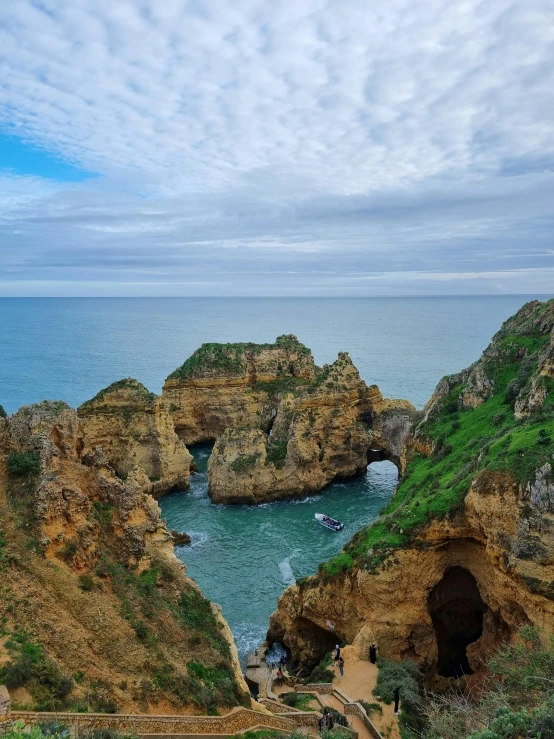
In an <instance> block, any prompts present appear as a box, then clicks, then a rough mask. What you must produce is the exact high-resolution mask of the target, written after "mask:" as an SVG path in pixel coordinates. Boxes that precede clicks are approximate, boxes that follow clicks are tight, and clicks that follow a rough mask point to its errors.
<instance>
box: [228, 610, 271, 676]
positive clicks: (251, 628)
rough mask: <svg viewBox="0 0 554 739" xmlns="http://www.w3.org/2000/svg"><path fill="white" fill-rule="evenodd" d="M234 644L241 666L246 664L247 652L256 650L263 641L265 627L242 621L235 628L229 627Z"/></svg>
mask: <svg viewBox="0 0 554 739" xmlns="http://www.w3.org/2000/svg"><path fill="white" fill-rule="evenodd" d="M231 631H232V632H233V636H234V637H235V644H236V645H237V651H238V653H239V657H240V661H241V664H243V666H244V663H245V662H246V655H247V654H248V652H250V651H253V650H254V649H257V648H258V647H259V646H260V644H262V643H263V641H264V640H265V635H266V627H265V626H262V625H260V624H255V623H251V622H248V621H242V622H241V623H239V624H236V626H232V627H231Z"/></svg>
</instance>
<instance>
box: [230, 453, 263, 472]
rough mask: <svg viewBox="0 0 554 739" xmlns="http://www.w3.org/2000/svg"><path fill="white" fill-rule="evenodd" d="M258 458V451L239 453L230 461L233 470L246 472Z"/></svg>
mask: <svg viewBox="0 0 554 739" xmlns="http://www.w3.org/2000/svg"><path fill="white" fill-rule="evenodd" d="M259 458H260V453H259V452H256V453H255V454H239V455H238V457H237V458H236V459H234V460H233V461H232V462H231V469H232V470H233V472H246V470H249V469H250V467H252V466H253V465H255V464H256V462H257V461H258V459H259Z"/></svg>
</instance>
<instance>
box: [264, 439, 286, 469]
mask: <svg viewBox="0 0 554 739" xmlns="http://www.w3.org/2000/svg"><path fill="white" fill-rule="evenodd" d="M287 445H288V440H287V439H274V438H273V437H272V436H270V437H269V441H268V442H267V457H266V459H267V461H268V462H270V464H272V465H273V466H274V467H277V469H280V468H281V467H282V466H283V465H284V464H285V459H286V458H287Z"/></svg>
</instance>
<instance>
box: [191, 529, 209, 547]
mask: <svg viewBox="0 0 554 739" xmlns="http://www.w3.org/2000/svg"><path fill="white" fill-rule="evenodd" d="M188 533H189V536H190V538H191V542H190V544H189V546H190V548H191V549H194V548H195V547H199V546H201V545H202V544H205V543H206V542H207V541H208V539H209V538H210V535H209V534H208V532H207V531H189V532H188Z"/></svg>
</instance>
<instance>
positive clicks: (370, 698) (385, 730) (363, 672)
mask: <svg viewBox="0 0 554 739" xmlns="http://www.w3.org/2000/svg"><path fill="white" fill-rule="evenodd" d="M342 656H343V658H344V676H343V677H341V676H340V674H339V669H338V667H334V668H333V670H334V672H335V678H334V680H333V685H334V686H335V687H337V688H339V689H340V690H342V691H343V692H344V693H346V695H348V696H349V697H350V698H352V700H354V701H358V700H363V701H367V702H368V703H377V702H380V701H377V699H376V698H375V696H374V695H373V688H374V687H375V685H376V683H377V675H378V669H377V665H372V664H371V662H369V661H367V660H361V659H358V656H357V654H356V650H355V649H354V648H353V647H344V649H343V650H342ZM381 706H382V708H383V713H382V714H379V713H378V712H374V713H372V715H371V717H370V718H371V721H372V722H373V723H374V724H375V726H376V728H377V729H378V730H379V731H380V732H381V734H383V736H385V737H387V739H400V731H399V729H398V719H397V717H396V716H395V715H394V707H393V705H392V704H391V705H387V704H386V703H381ZM334 707H335V706H333V708H334ZM360 723H361V722H360ZM356 728H357V727H356Z"/></svg>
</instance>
